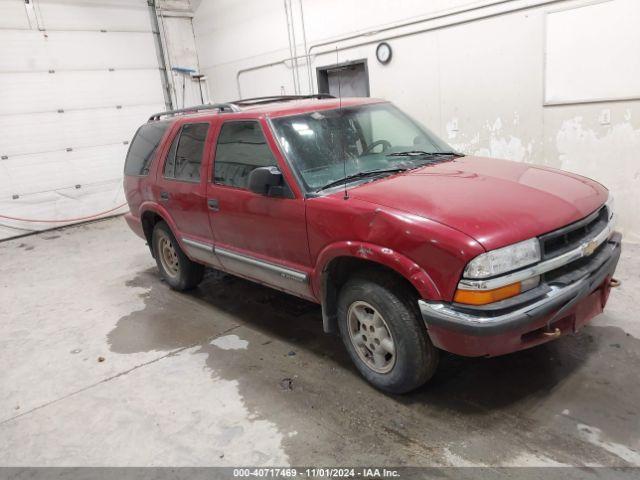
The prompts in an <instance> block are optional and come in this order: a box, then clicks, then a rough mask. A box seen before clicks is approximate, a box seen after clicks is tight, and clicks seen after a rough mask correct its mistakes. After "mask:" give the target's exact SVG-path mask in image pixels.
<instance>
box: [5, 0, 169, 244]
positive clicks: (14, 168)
mask: <svg viewBox="0 0 640 480" xmlns="http://www.w3.org/2000/svg"><path fill="white" fill-rule="evenodd" d="M150 18H151V17H150V14H149V10H148V6H147V2H146V1H145V0H26V1H25V0H0V156H1V158H0V238H7V237H11V236H15V235H20V234H23V233H25V232H28V231H29V230H40V229H45V228H51V227H53V226H60V225H64V224H66V223H70V222H65V221H62V222H60V223H50V222H25V221H17V220H11V219H7V218H6V217H7V216H9V217H19V218H26V219H37V220H67V219H75V218H81V217H82V218H84V217H87V216H93V215H96V214H98V213H100V212H108V213H109V214H114V213H119V212H123V211H125V210H126V207H119V208H117V207H118V206H120V205H122V204H123V202H124V196H123V192H122V180H121V179H122V167H123V162H124V157H125V154H126V151H127V147H128V145H127V143H128V141H129V140H130V139H131V137H132V135H133V133H134V132H135V129H136V128H137V127H138V126H139V125H140V124H141V123H143V122H144V121H145V119H146V118H147V117H148V116H149V114H150V113H153V112H155V111H158V110H163V109H164V97H163V92H162V83H161V77H160V70H159V65H158V60H157V55H156V50H155V44H154V36H153V33H152V31H151V20H150ZM1 216H3V217H4V218H3V217H1ZM71 223H72V222H71Z"/></svg>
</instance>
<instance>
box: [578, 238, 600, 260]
mask: <svg viewBox="0 0 640 480" xmlns="http://www.w3.org/2000/svg"><path fill="white" fill-rule="evenodd" d="M596 248H598V242H596V241H595V240H591V241H590V242H588V243H587V244H585V245H584V246H583V247H582V255H584V256H585V257H588V256H589V255H591V254H592V253H593V252H595V250H596Z"/></svg>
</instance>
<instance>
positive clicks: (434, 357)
mask: <svg viewBox="0 0 640 480" xmlns="http://www.w3.org/2000/svg"><path fill="white" fill-rule="evenodd" d="M338 324H339V329H340V336H341V337H342V341H343V343H344V344H345V347H346V348H347V351H348V352H349V355H350V357H351V359H352V360H353V362H354V364H355V365H356V367H357V368H358V370H359V372H360V373H361V374H362V376H363V377H364V378H365V379H366V380H367V381H369V382H370V383H371V384H372V385H374V386H375V387H376V388H379V389H380V390H383V391H385V392H389V393H406V392H409V391H411V390H414V389H416V388H418V387H419V386H421V385H423V384H424V383H425V382H426V381H427V380H429V379H430V378H431V377H432V376H433V374H434V373H435V370H436V367H437V365H438V350H437V349H436V348H435V347H434V346H433V344H432V343H431V340H430V339H429V337H428V335H427V332H426V330H425V328H424V325H423V324H422V319H421V318H420V313H419V311H418V308H417V299H415V298H413V296H412V295H410V294H408V293H407V292H406V291H405V290H403V288H402V286H398V282H397V279H395V278H393V277H391V276H387V275H384V274H383V275H376V274H372V275H368V276H367V277H366V278H365V277H364V276H359V277H356V278H353V279H351V280H349V281H348V282H347V283H346V284H345V285H344V287H343V288H342V290H341V291H340V297H339V300H338Z"/></svg>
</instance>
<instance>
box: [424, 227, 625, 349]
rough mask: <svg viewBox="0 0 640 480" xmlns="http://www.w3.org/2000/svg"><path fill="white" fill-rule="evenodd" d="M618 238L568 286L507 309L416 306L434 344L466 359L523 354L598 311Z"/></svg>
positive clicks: (615, 256)
mask: <svg viewBox="0 0 640 480" xmlns="http://www.w3.org/2000/svg"><path fill="white" fill-rule="evenodd" d="M621 239H622V237H621V235H620V234H619V233H614V234H613V235H611V237H610V238H609V239H608V240H607V241H606V243H605V244H604V245H603V246H602V248H601V249H600V250H599V251H598V252H597V253H596V254H594V255H593V258H592V259H590V261H589V262H588V263H586V264H585V265H583V266H581V267H580V268H578V269H577V270H576V272H572V276H574V277H575V275H576V273H578V274H580V275H581V276H580V277H579V278H578V279H577V280H575V281H571V283H568V284H563V283H562V282H558V283H556V284H554V283H553V282H552V283H551V284H550V285H549V290H548V292H547V293H546V294H545V295H543V296H542V297H540V298H535V299H531V300H530V301H527V302H525V303H523V304H520V305H518V306H513V307H510V308H507V309H505V310H497V311H496V310H481V309H471V308H465V307H463V306H460V305H455V304H451V303H436V302H427V301H425V300H420V301H419V306H420V311H421V313H422V317H423V319H424V321H425V323H426V325H427V329H428V331H429V336H430V338H431V340H432V341H433V343H434V345H435V346H437V347H438V348H441V349H443V350H446V351H449V352H452V353H456V354H458V355H465V356H495V355H502V354H505V353H510V352H514V351H517V350H523V349H525V348H529V347H532V346H535V345H539V344H541V343H544V342H546V341H549V340H551V339H552V338H555V337H557V336H559V335H562V334H565V333H570V332H575V331H577V330H578V329H579V328H580V327H582V326H583V325H584V324H585V323H587V322H588V321H589V320H591V319H592V318H593V317H595V316H596V315H598V314H599V313H601V312H602V310H603V308H604V306H605V304H606V302H607V299H608V297H609V291H610V289H611V287H610V285H609V282H610V280H611V277H612V276H613V273H614V271H615V269H616V266H617V264H618V260H619V258H620V251H621Z"/></svg>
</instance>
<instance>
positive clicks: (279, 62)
mask: <svg viewBox="0 0 640 480" xmlns="http://www.w3.org/2000/svg"><path fill="white" fill-rule="evenodd" d="M513 1H514V0H499V1H496V2H492V3H488V4H484V5H476V6H473V7H467V8H463V9H458V10H454V11H451V12H448V13H443V14H437V15H432V16H430V17H423V18H421V19H418V20H411V21H409V22H404V23H400V24H396V25H391V26H388V27H383V28H379V29H372V30H369V31H365V32H360V33H357V34H352V35H348V36H345V37H341V38H338V39H333V40H327V41H324V42H321V43H316V44H314V45H312V46H311V47H310V48H309V50H308V51H307V52H305V55H304V56H300V57H297V58H296V59H295V60H296V61H297V60H298V59H302V58H305V57H307V58H311V57H312V56H313V57H315V56H318V55H325V54H327V53H334V52H339V51H343V50H350V49H353V48H358V47H362V46H366V45H370V44H372V43H378V42H384V41H389V40H396V39H398V38H403V37H409V36H413V35H418V34H421V33H426V32H430V31H434V30H440V29H443V28H449V27H453V26H456V25H464V24H467V23H472V22H477V21H479V20H486V19H489V18H494V17H499V16H502V15H508V14H511V13H516V12H520V11H524V10H530V9H532V8H536V7H541V6H544V5H552V4H555V3H561V2H567V1H569V0H542V1H537V2H535V3H532V4H531V3H530V4H527V5H524V6H521V7H517V8H512V9H508V10H502V11H500V12H492V13H488V14H485V15H480V16H477V17H474V18H471V19H465V20H459V21H452V22H450V23H447V24H446V25H436V26H433V27H427V28H423V29H420V30H413V31H411V32H405V33H400V34H396V35H388V36H386V37H377V35H378V34H379V33H383V32H386V31H391V30H397V29H398V28H404V27H408V26H412V25H417V24H420V23H424V22H430V21H433V20H440V19H443V18H447V17H451V16H456V15H462V14H465V13H470V12H474V11H477V10H482V9H486V8H489V7H495V6H498V5H502V4H508V3H513ZM373 35H376V38H375V39H373V40H367V41H364V42H360V43H356V44H350V45H346V46H342V47H340V46H336V47H334V48H331V49H330V50H322V51H320V52H317V53H315V54H313V55H312V54H311V51H312V50H313V49H314V48H320V47H323V46H327V45H333V44H337V43H340V42H345V41H349V40H355V39H358V38H360V37H368V36H373ZM293 60H294V59H293V58H285V59H283V60H277V61H273V62H269V63H263V64H260V65H254V66H252V67H247V68H242V69H240V70H238V71H237V72H236V88H237V90H238V95H240V94H241V87H240V76H241V75H242V74H244V73H248V72H253V71H256V70H262V69H263V68H269V67H275V66H277V65H284V66H285V67H287V68H289V67H288V65H287V61H291V62H292V68H293ZM314 92H315V88H314V89H313V92H312V93H314Z"/></svg>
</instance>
